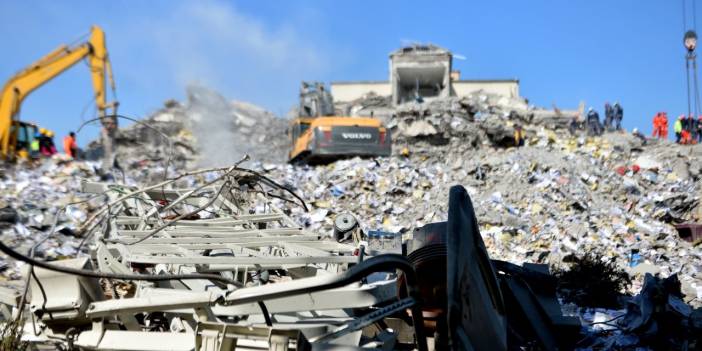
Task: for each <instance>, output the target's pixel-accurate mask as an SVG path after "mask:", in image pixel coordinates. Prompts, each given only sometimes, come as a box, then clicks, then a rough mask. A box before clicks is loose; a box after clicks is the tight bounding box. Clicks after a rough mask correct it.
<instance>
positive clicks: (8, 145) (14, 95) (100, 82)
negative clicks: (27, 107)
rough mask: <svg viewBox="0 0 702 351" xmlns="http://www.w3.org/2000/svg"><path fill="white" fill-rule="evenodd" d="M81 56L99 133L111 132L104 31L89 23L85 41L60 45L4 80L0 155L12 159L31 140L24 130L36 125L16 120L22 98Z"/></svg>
mask: <svg viewBox="0 0 702 351" xmlns="http://www.w3.org/2000/svg"><path fill="white" fill-rule="evenodd" d="M83 59H86V63H87V65H88V67H89V68H90V74H91V75H92V81H93V90H94V91H95V104H96V105H97V110H98V116H99V117H100V120H101V122H102V125H103V135H107V136H108V137H113V136H114V131H115V130H116V128H117V120H116V117H114V116H115V115H116V114H117V106H118V103H117V102H116V101H114V100H113V101H112V102H109V103H108V102H107V97H106V94H105V80H106V79H109V84H110V88H111V89H112V94H113V96H114V91H115V83H114V79H113V77H112V66H111V64H110V60H109V58H108V55H107V49H106V47H105V33H104V32H103V30H102V29H101V28H100V27H98V26H93V27H92V28H91V30H90V38H89V39H88V41H86V42H83V43H80V44H77V45H73V46H68V45H61V46H60V47H58V48H57V49H56V50H54V51H52V52H51V53H49V54H48V55H46V56H44V57H42V58H41V59H39V60H38V61H36V62H34V63H33V64H31V65H30V66H29V67H27V68H25V69H24V70H22V71H20V72H18V73H17V74H15V75H14V76H13V77H12V78H10V79H9V80H8V81H7V83H5V85H4V87H3V89H2V91H1V92H0V156H1V157H2V158H3V159H7V160H12V159H15V158H17V157H18V156H22V155H23V153H24V152H22V150H23V147H24V146H25V144H27V145H28V144H29V143H31V138H33V137H34V133H32V132H28V130H29V129H32V128H34V131H36V126H34V125H32V124H29V123H26V122H21V121H19V111H20V107H21V105H22V101H23V100H24V99H25V98H26V97H27V96H28V95H29V94H30V93H31V92H33V91H34V90H35V89H37V88H39V87H40V86H42V85H44V84H45V83H47V82H48V81H50V80H51V79H53V78H54V77H56V76H58V75H59V74H61V73H63V72H65V71H66V70H67V69H69V68H71V67H72V66H73V65H75V64H76V63H78V62H80V61H81V60H83ZM109 144H110V145H112V144H113V143H109ZM109 151H111V150H109ZM110 153H111V152H110ZM105 154H106V155H108V154H109V153H108V150H105Z"/></svg>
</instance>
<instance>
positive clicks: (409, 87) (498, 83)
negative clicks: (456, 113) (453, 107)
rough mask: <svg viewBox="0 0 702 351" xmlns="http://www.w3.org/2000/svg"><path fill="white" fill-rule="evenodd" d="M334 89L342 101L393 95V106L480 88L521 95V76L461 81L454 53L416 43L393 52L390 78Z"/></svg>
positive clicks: (342, 83) (460, 94)
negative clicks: (367, 95)
mask: <svg viewBox="0 0 702 351" xmlns="http://www.w3.org/2000/svg"><path fill="white" fill-rule="evenodd" d="M331 91H332V95H333V96H334V99H335V100H336V101H338V102H349V101H353V100H357V99H359V98H361V97H363V96H364V95H366V94H369V93H373V94H375V95H379V96H390V97H391V98H390V101H391V104H392V105H393V106H397V105H400V104H403V103H406V102H412V101H419V100H421V101H430V100H432V99H435V98H448V97H464V96H467V95H470V94H473V93H476V92H478V91H483V92H487V93H490V94H497V95H501V96H505V97H508V98H519V97H520V95H519V80H517V79H487V80H480V79H471V80H461V79H460V71H457V70H454V69H453V54H452V53H451V52H450V51H449V50H447V49H444V48H441V47H439V46H436V45H433V44H414V45H409V46H405V47H402V48H400V49H398V50H396V51H394V52H392V53H391V54H390V60H389V79H388V81H351V82H345V81H336V82H332V83H331Z"/></svg>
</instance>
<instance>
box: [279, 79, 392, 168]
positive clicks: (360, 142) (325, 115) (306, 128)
mask: <svg viewBox="0 0 702 351" xmlns="http://www.w3.org/2000/svg"><path fill="white" fill-rule="evenodd" d="M288 134H289V135H290V138H291V142H292V151H291V152H290V155H289V156H290V157H289V162H291V163H318V162H328V161H333V160H336V159H339V158H344V157H353V156H361V157H374V156H390V152H391V140H390V133H389V131H388V130H387V129H386V128H385V127H384V126H383V124H382V123H381V121H380V120H378V119H376V118H373V117H341V116H336V115H335V113H334V101H333V98H332V95H331V93H329V91H327V90H326V89H325V88H324V84H322V83H318V82H314V83H308V82H302V86H301V88H300V108H299V116H298V117H297V118H295V119H294V120H293V121H292V123H291V124H290V130H289V133H288Z"/></svg>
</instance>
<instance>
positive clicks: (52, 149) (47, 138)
mask: <svg viewBox="0 0 702 351" xmlns="http://www.w3.org/2000/svg"><path fill="white" fill-rule="evenodd" d="M40 132H41V134H42V135H41V139H40V140H39V147H40V150H39V151H40V152H41V154H42V155H44V156H46V157H51V156H53V155H55V154H56V145H54V132H52V131H50V130H46V129H43V128H42V129H41V130H40Z"/></svg>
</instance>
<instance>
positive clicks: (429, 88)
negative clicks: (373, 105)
mask: <svg viewBox="0 0 702 351" xmlns="http://www.w3.org/2000/svg"><path fill="white" fill-rule="evenodd" d="M452 60H453V56H452V55H451V52H449V51H448V50H446V49H444V48H440V47H438V46H436V45H431V44H430V45H412V46H406V47H403V48H401V49H399V50H397V51H395V52H393V53H391V54H390V86H391V89H392V102H393V104H395V105H398V104H401V103H403V102H408V101H417V100H421V99H427V98H433V97H442V98H446V97H449V96H450V95H451V63H452Z"/></svg>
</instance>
